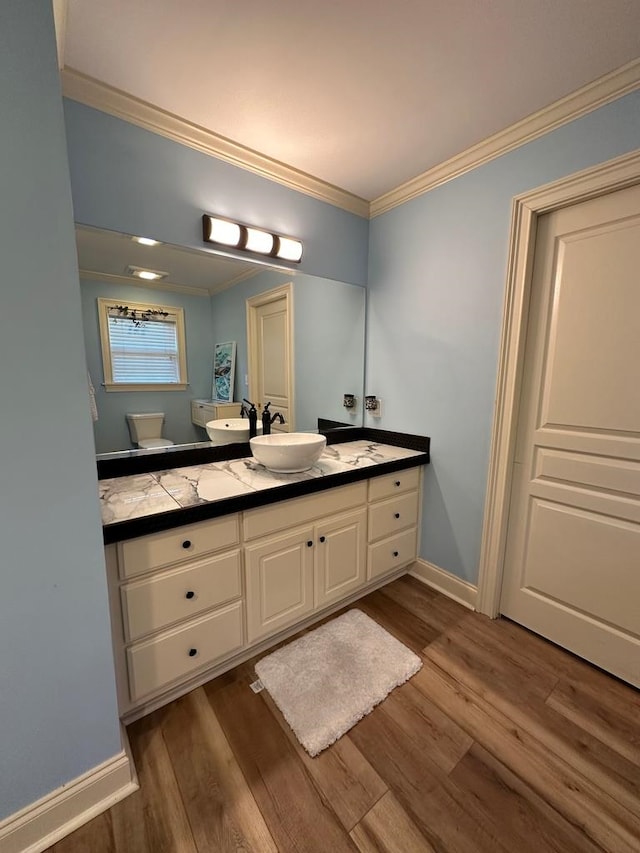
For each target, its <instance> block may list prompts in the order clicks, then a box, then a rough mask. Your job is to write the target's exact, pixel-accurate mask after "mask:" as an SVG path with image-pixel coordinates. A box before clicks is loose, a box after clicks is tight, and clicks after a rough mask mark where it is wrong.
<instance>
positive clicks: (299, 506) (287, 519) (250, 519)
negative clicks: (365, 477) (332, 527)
mask: <svg viewBox="0 0 640 853" xmlns="http://www.w3.org/2000/svg"><path fill="white" fill-rule="evenodd" d="M366 501H367V484H366V482H362V483H353V484H352V485H350V486H341V487H339V488H337V489H329V490H327V491H326V492H320V494H317V495H308V496H307V497H304V498H294V499H293V500H289V501H280V502H279V503H277V504H271V506H265V507H261V508H260V509H251V510H248V511H247V512H245V513H244V538H245V539H255V538H256V537H257V536H268V535H270V534H271V533H275V532H277V531H279V530H285V529H287V528H290V527H295V526H296V525H299V524H305V523H306V522H309V521H315V520H316V519H318V518H322V517H323V516H325V515H336V514H337V513H339V512H341V511H342V510H343V509H351V508H352V507H355V506H361V505H362V504H365V503H366Z"/></svg>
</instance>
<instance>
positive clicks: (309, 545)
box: [307, 539, 313, 548]
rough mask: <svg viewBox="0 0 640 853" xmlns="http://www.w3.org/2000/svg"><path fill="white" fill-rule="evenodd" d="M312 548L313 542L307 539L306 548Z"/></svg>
mask: <svg viewBox="0 0 640 853" xmlns="http://www.w3.org/2000/svg"><path fill="white" fill-rule="evenodd" d="M312 546H313V541H312V540H311V539H309V541H308V542H307V548H311V547H312Z"/></svg>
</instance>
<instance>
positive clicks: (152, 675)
mask: <svg viewBox="0 0 640 853" xmlns="http://www.w3.org/2000/svg"><path fill="white" fill-rule="evenodd" d="M242 645H243V631H242V602H241V601H236V602H235V603H233V604H229V605H228V606H226V607H223V608H222V609H220V610H216V612H215V613H210V614H209V615H207V616H203V617H201V618H200V619H192V620H191V621H190V622H187V623H186V624H185V625H182V626H180V627H179V628H176V629H174V630H173V631H167V632H166V633H164V634H160V635H159V636H157V637H154V638H153V639H152V640H147V641H146V642H143V643H137V644H136V645H134V646H131V647H130V648H128V649H127V667H128V670H129V693H130V695H131V700H132V701H134V702H135V701H137V700H139V699H142V698H143V697H144V696H147V695H148V694H150V693H154V692H155V691H157V690H160V689H161V688H162V687H165V685H168V684H170V683H171V682H172V681H177V680H178V679H182V678H185V677H187V676H188V675H190V673H191V672H195V671H196V670H198V669H202V668H203V667H205V666H207V665H209V664H212V663H214V662H215V661H216V660H218V659H219V658H222V657H225V656H226V655H228V654H230V653H231V652H233V651H235V650H236V649H240V648H241V647H242Z"/></svg>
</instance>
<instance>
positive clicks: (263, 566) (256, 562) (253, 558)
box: [245, 526, 317, 643]
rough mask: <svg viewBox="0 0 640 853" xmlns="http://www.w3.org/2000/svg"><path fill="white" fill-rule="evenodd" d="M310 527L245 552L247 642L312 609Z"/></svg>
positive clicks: (287, 623) (267, 633)
mask: <svg viewBox="0 0 640 853" xmlns="http://www.w3.org/2000/svg"><path fill="white" fill-rule="evenodd" d="M313 534H314V531H313V528H312V527H311V526H309V527H304V528H299V529H298V530H296V531H294V532H293V533H291V534H289V535H288V536H272V537H269V538H268V539H263V540H261V541H260V542H258V543H256V544H255V545H249V546H247V548H246V549H245V566H246V572H247V633H248V640H249V642H250V643H252V642H254V641H255V640H258V639H260V638H262V637H267V636H269V634H275V633H276V632H277V631H279V630H281V629H282V628H286V627H287V625H291V624H292V623H293V622H297V621H298V620H299V619H302V618H303V617H304V616H305V615H306V614H307V613H310V612H311V611H312V610H313V560H314V551H315V549H316V547H317V545H316V543H315V542H314V535H313Z"/></svg>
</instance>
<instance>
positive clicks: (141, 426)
mask: <svg viewBox="0 0 640 853" xmlns="http://www.w3.org/2000/svg"><path fill="white" fill-rule="evenodd" d="M163 422H164V412H141V413H134V412H129V413H128V414H127V423H128V425H129V435H130V436H131V441H132V442H133V443H134V444H139V442H141V441H144V440H145V439H149V438H160V437H161V436H162V424H163Z"/></svg>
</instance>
